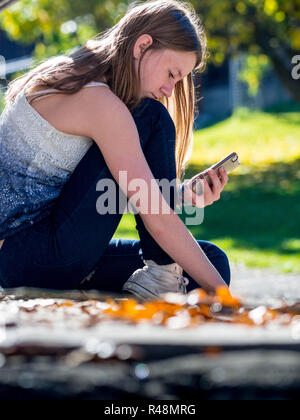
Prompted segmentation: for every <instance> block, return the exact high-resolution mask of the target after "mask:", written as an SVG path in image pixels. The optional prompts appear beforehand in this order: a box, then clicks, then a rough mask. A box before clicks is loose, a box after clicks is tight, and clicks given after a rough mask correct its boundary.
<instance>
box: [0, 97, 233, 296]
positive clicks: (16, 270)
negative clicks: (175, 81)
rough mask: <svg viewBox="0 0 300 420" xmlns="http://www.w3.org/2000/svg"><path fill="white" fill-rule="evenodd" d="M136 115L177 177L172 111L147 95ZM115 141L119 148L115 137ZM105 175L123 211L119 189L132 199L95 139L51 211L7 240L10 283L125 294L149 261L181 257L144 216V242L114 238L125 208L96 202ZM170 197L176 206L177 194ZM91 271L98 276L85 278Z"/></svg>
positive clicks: (0, 281)
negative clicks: (108, 209) (103, 209)
mask: <svg viewBox="0 0 300 420" xmlns="http://www.w3.org/2000/svg"><path fill="white" fill-rule="evenodd" d="M132 116H133V118H134V121H135V123H136V126H137V129H138V132H139V137H140V142H141V147H142V149H143V152H144V154H145V157H146V159H147V162H148V164H149V167H150V169H151V171H152V173H153V175H154V178H156V179H163V178H166V179H168V180H169V181H172V180H174V179H175V178H176V168H175V134H176V133H175V127H174V123H173V121H172V119H171V117H170V115H169V113H168V111H167V109H166V108H165V107H164V106H163V105H162V104H161V103H159V102H158V101H155V100H154V99H144V100H143V101H142V102H141V104H140V105H139V106H138V107H137V108H135V109H134V110H133V111H132ZM111 141H112V147H114V145H113V142H114V139H111ZM103 179H110V180H112V181H113V182H114V183H115V185H116V193H117V194H116V209H117V210H118V209H119V206H121V204H120V203H123V202H124V200H122V201H119V194H120V196H121V197H122V196H123V197H124V198H125V203H127V198H126V196H125V195H124V193H123V192H122V190H119V186H118V183H117V182H116V181H115V180H114V178H113V176H112V175H111V173H110V171H109V169H108V166H107V164H106V162H105V160H104V158H103V155H102V153H101V151H100V149H99V147H98V146H97V144H95V143H94V144H93V145H92V146H91V148H90V149H89V150H88V152H87V153H86V155H85V156H84V157H83V159H82V160H81V161H80V162H79V164H78V166H77V167H76V169H75V171H74V172H73V174H72V176H71V177H70V179H69V181H68V182H67V183H66V185H65V187H64V189H63V191H62V193H61V195H60V196H59V198H58V199H57V201H56V202H55V204H54V206H53V210H52V213H51V214H50V216H47V217H46V218H44V219H43V220H42V221H40V222H38V223H36V224H35V225H33V226H31V227H29V228H26V229H25V230H23V231H21V232H19V233H17V234H15V235H13V236H11V237H8V238H7V239H6V240H5V242H4V245H3V247H2V249H1V250H0V285H1V286H2V287H4V288H12V287H21V286H22V287H24V286H27V287H39V288H47V289H81V288H85V289H98V290H102V291H111V292H121V290H122V285H123V284H124V283H125V282H126V281H127V279H128V278H129V277H130V275H131V274H132V273H133V272H134V271H135V270H136V269H138V268H141V267H143V266H144V263H143V259H144V260H145V259H146V260H148V259H150V260H154V261H155V262H157V263H158V264H171V263H173V262H174V261H173V260H172V259H171V258H170V256H169V255H168V254H167V253H166V252H165V251H164V250H163V249H161V248H160V246H159V245H158V244H157V243H156V242H155V240H154V239H153V238H152V236H151V235H150V234H149V232H148V231H147V230H146V228H145V226H144V223H143V221H142V219H141V217H140V216H139V215H138V214H136V215H135V219H136V228H137V230H138V233H139V237H140V240H139V241H137V240H122V239H114V240H112V237H113V236H114V233H115V231H116V229H117V227H118V225H119V223H120V220H121V218H122V215H123V213H124V212H122V211H121V212H120V211H117V212H116V213H115V214H111V213H107V214H99V213H98V212H97V210H96V202H97V199H98V198H99V196H100V195H101V193H99V192H98V191H97V189H96V185H97V183H98V181H100V180H103ZM161 191H162V189H161ZM104 193H105V191H104V192H102V194H104ZM167 201H168V204H169V205H170V206H171V207H172V208H173V209H174V204H175V203H174V194H170V198H169V199H167ZM121 207H122V206H121ZM198 244H199V246H200V247H201V248H202V249H203V251H204V252H205V254H206V255H207V257H208V258H209V260H210V261H211V263H212V264H213V265H214V266H215V267H216V269H217V270H218V271H219V273H220V274H221V276H222V277H223V279H224V281H225V282H226V283H227V284H229V282H230V268H229V262H228V258H227V256H226V254H225V253H224V252H223V251H222V250H221V249H220V248H218V247H217V246H216V245H214V244H212V243H209V242H205V241H198ZM91 273H94V274H93V275H90V274H91ZM184 275H185V276H186V277H188V278H189V279H190V282H191V284H190V286H189V290H191V289H193V288H195V287H198V285H197V284H196V283H195V282H194V281H193V280H192V279H191V278H190V277H189V276H188V275H187V273H184ZM87 276H89V278H90V280H89V281H84V282H83V279H85V278H86V277H87Z"/></svg>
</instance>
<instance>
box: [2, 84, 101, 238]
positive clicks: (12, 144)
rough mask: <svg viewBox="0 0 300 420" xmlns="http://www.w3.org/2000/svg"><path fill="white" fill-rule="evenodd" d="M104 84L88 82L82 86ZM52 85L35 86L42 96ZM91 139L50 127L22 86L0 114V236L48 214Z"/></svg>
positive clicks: (6, 235)
mask: <svg viewBox="0 0 300 420" xmlns="http://www.w3.org/2000/svg"><path fill="white" fill-rule="evenodd" d="M93 86H106V87H108V85H107V84H105V83H98V82H91V83H88V84H86V85H85V86H84V87H93ZM54 92H57V90H55V89H47V90H46V91H42V92H37V93H35V94H32V95H28V97H31V96H34V95H40V94H42V93H43V95H44V96H43V97H46V96H48V95H50V94H53V93H54ZM92 143H93V140H92V139H90V138H89V137H83V136H78V135H73V134H67V133H64V132H62V131H59V130H57V129H56V128H54V127H53V126H52V125H51V124H50V123H49V122H48V121H47V120H45V119H44V118H43V117H42V116H41V115H40V114H39V113H38V112H37V111H36V110H35V109H34V108H33V107H32V106H31V105H30V104H29V102H28V99H27V97H26V96H25V93H24V92H23V91H21V92H20V93H19V94H18V96H17V97H16V99H15V101H14V102H13V103H12V104H8V105H7V106H6V108H5V109H4V111H3V113H2V114H1V116H0V240H2V239H5V238H7V237H9V236H11V235H13V234H15V233H17V232H19V231H21V230H23V229H24V228H26V227H27V226H29V225H33V224H34V223H36V222H37V221H39V220H41V219H43V218H44V217H46V216H48V215H49V214H50V212H51V209H52V207H53V205H54V203H55V200H56V199H57V197H58V196H59V195H60V193H61V190H62V188H63V186H64V185H65V183H66V182H67V181H68V179H69V178H70V176H71V174H72V172H73V171H74V169H75V168H76V166H77V165H78V163H79V162H80V160H81V159H82V158H83V156H84V155H85V154H86V152H87V151H88V149H89V148H90V146H91V145H92Z"/></svg>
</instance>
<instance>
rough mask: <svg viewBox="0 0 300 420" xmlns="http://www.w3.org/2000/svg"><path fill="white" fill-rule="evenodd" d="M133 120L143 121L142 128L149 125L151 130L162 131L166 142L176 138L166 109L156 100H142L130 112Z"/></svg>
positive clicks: (173, 126)
mask: <svg viewBox="0 0 300 420" xmlns="http://www.w3.org/2000/svg"><path fill="white" fill-rule="evenodd" d="M132 115H133V118H134V119H135V120H136V122H137V121H143V123H144V124H143V126H144V127H145V125H147V124H149V125H150V127H151V130H163V131H164V133H165V136H164V137H166V138H167V139H168V140H170V139H173V140H174V141H175V138H176V128H175V124H174V121H173V119H172V117H171V115H170V113H169V111H168V110H167V108H166V107H165V106H164V105H163V104H162V103H161V102H159V101H157V100H156V99H151V98H144V99H143V100H142V101H141V103H140V104H139V106H138V107H137V108H135V109H134V110H133V111H132Z"/></svg>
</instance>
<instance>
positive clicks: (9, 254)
mask: <svg viewBox="0 0 300 420" xmlns="http://www.w3.org/2000/svg"><path fill="white" fill-rule="evenodd" d="M205 53H206V41H205V35H204V31H203V28H202V26H201V22H200V21H199V18H198V17H197V16H196V14H195V12H194V9H193V8H192V6H190V5H189V4H187V3H184V2H181V1H177V0H163V1H162V0H155V1H148V2H143V3H136V4H133V5H131V7H130V8H129V9H128V11H127V13H126V14H125V16H124V17H123V18H122V19H121V20H120V21H119V22H118V23H117V24H116V25H115V26H114V27H112V28H111V29H109V30H107V31H105V32H104V33H102V34H100V35H98V36H97V37H95V38H93V39H90V40H89V41H88V42H87V43H86V44H85V45H84V46H83V47H82V48H80V49H78V50H77V51H76V52H74V53H73V54H71V55H70V56H58V57H54V58H51V59H48V60H46V61H45V62H43V63H42V64H40V65H39V66H37V67H36V68H34V69H33V70H31V71H29V72H28V73H27V74H25V75H24V76H22V77H20V78H18V79H16V80H14V81H13V82H11V83H10V85H9V88H8V90H7V92H6V107H5V109H4V111H3V113H2V115H1V118H0V238H1V242H0V246H1V250H0V286H2V287H3V288H13V287H20V286H28V287H39V288H49V289H81V288H83V289H99V290H102V291H111V292H122V289H123V290H124V291H125V292H131V293H133V294H135V295H136V296H139V297H141V298H157V297H159V296H160V295H161V294H162V293H164V292H167V291H173V292H180V293H186V292H187V291H189V290H191V289H193V288H195V287H203V288H205V289H206V290H207V291H210V292H214V291H215V290H216V288H218V287H220V286H226V284H227V285H229V282H230V268H229V263H228V259H227V256H226V254H225V253H224V252H223V251H222V250H221V249H220V248H218V247H217V246H216V245H214V244H212V243H210V242H206V241H202V240H198V241H197V240H195V239H194V238H193V236H192V235H191V233H190V232H189V230H188V229H187V228H186V226H185V224H184V223H183V222H182V221H181V219H180V217H179V216H178V214H177V213H176V212H175V210H174V209H175V206H176V202H175V201H176V200H174V195H172V194H171V197H173V198H171V199H170V200H167V198H165V197H164V195H163V194H162V192H161V190H160V187H159V186H158V184H157V182H154V184H153V182H151V181H153V180H161V179H167V180H169V181H170V182H171V181H172V180H174V179H177V180H179V179H180V177H181V174H182V171H183V169H184V162H185V161H186V157H187V153H188V151H189V150H190V149H191V145H192V143H191V142H192V135H193V121H194V85H193V79H192V74H193V72H195V71H199V70H201V69H202V67H203V65H204V62H205ZM121 171H123V173H126V177H127V184H126V185H121V183H120V181H119V180H120V177H119V176H120V172H121ZM210 176H211V178H212V181H213V186H212V187H211V188H210V187H209V185H208V184H207V182H206V181H205V185H204V187H205V188H204V197H203V198H204V207H205V206H207V205H210V204H212V203H213V202H214V201H216V200H218V199H219V198H220V194H221V192H222V190H223V188H224V187H225V185H226V184H227V182H228V177H227V174H226V173H225V172H223V173H222V176H221V177H220V179H219V178H218V176H217V174H216V173H215V172H211V173H210ZM136 179H142V180H144V182H145V183H146V185H147V187H148V191H151V192H152V193H153V195H152V194H151V196H149V197H148V196H147V198H149V202H148V205H149V208H151V200H153V198H152V197H159V204H160V207H159V208H164V209H165V208H166V206H167V208H169V210H170V211H169V212H164V213H163V212H159V214H152V212H149V211H139V212H138V213H137V214H135V218H136V228H137V230H138V233H139V237H140V240H121V239H117V240H112V237H113V235H114V233H115V231H116V229H117V227H118V225H119V222H120V220H121V217H122V214H123V213H122V212H120V211H118V212H115V213H113V212H108V213H107V214H102V213H101V214H100V213H99V211H97V206H96V203H97V200H98V198H99V196H101V193H100V192H99V191H98V190H99V188H98V190H97V184H98V183H99V181H101V180H110V181H111V183H112V184H113V185H114V187H115V199H116V200H117V203H116V204H117V205H116V208H117V209H118V208H119V205H118V204H120V201H119V200H120V199H119V196H120V195H119V193H121V196H122V194H123V196H124V197H125V202H127V200H129V199H130V198H131V197H132V196H133V194H134V191H130V190H129V189H127V187H128V184H129V183H130V182H131V181H134V180H136ZM98 185H99V184H98ZM102 194H104V193H103V192H102ZM193 194H194V193H192V197H193V200H195V196H193ZM142 206H143V205H142ZM145 208H146V207H145ZM188 284H189V285H188Z"/></svg>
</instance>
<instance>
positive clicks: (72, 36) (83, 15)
mask: <svg viewBox="0 0 300 420" xmlns="http://www.w3.org/2000/svg"><path fill="white" fill-rule="evenodd" d="M0 1H1V0H0ZM7 1H9V0H7ZM127 6H128V1H126V0H125V1H124V2H122V1H120V0H101V1H99V0H85V1H82V0H72V1H70V0H20V1H19V2H18V3H16V4H14V5H13V6H12V7H10V8H9V9H7V10H5V11H4V12H2V13H1V14H0V27H1V28H2V29H3V30H5V31H6V33H7V34H8V36H9V37H10V38H11V39H13V40H15V41H18V42H23V43H35V44H36V47H35V56H36V58H37V59H42V58H45V57H49V56H52V55H56V54H61V53H65V52H67V51H69V50H71V49H72V48H75V47H78V46H79V45H81V44H84V43H85V42H86V40H87V39H88V38H90V37H92V36H94V35H96V34H97V33H99V32H101V31H103V30H105V29H106V28H108V27H110V26H112V25H113V24H114V23H115V22H116V21H117V20H118V18H120V17H121V16H123V14H124V13H125V12H126V9H127Z"/></svg>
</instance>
